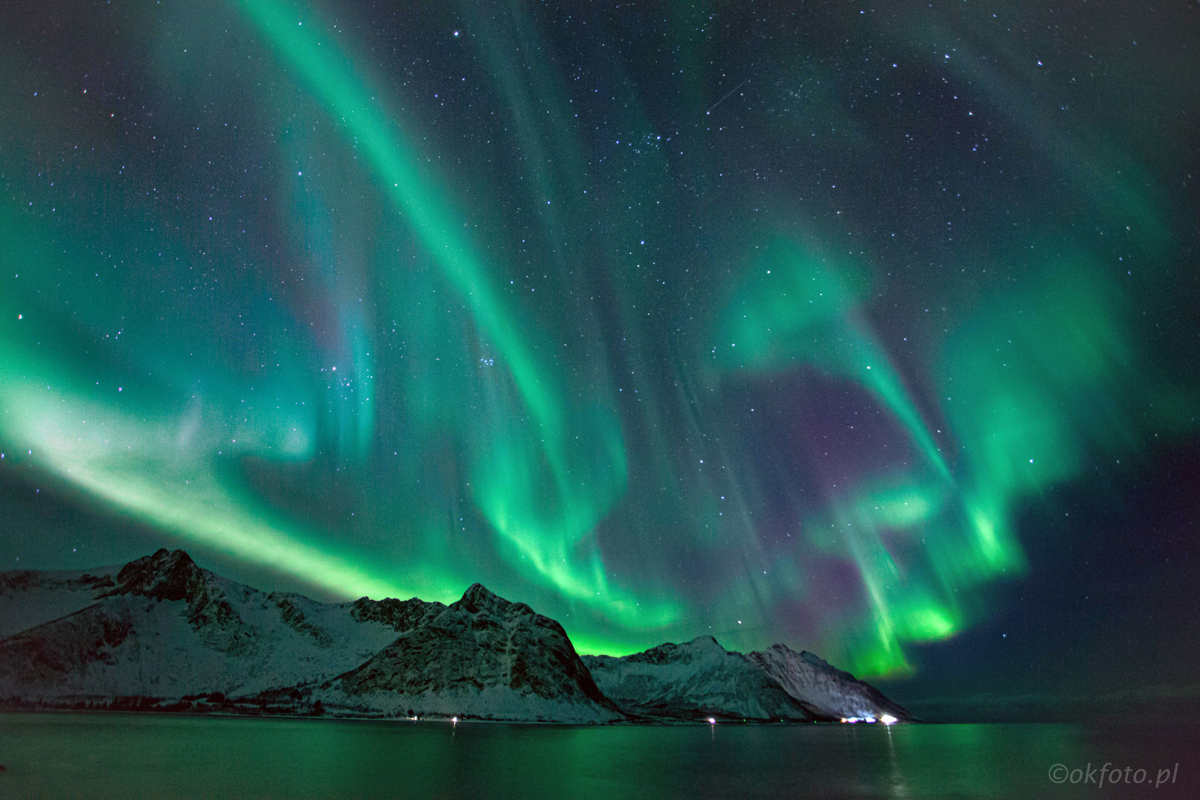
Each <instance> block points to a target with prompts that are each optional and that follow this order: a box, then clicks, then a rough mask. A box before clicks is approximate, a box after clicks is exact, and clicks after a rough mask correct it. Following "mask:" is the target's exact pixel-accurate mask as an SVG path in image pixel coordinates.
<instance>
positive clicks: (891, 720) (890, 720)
mask: <svg viewBox="0 0 1200 800" xmlns="http://www.w3.org/2000/svg"><path fill="white" fill-rule="evenodd" d="M899 721H900V720H898V719H896V718H895V717H893V716H892V715H891V714H884V715H883V716H881V717H880V718H879V719H875V718H874V717H842V722H844V723H846V724H847V725H853V724H854V723H856V722H868V723H871V722H882V723H883V724H884V725H895V724H896V723H897V722H899Z"/></svg>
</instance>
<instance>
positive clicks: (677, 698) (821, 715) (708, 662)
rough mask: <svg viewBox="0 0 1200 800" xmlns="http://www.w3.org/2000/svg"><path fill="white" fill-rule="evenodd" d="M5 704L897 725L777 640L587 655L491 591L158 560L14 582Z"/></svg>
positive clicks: (831, 671)
mask: <svg viewBox="0 0 1200 800" xmlns="http://www.w3.org/2000/svg"><path fill="white" fill-rule="evenodd" d="M0 707H7V708H84V709H89V708H90V709H146V710H168V711H189V712H222V713H249V714H264V713H270V714H332V715H339V716H361V717H400V716H403V717H409V718H422V717H424V718H463V719H466V718H476V719H490V720H508V721H531V722H566V723H611V722H686V721H713V722H715V721H718V720H722V721H723V720H738V721H742V720H747V721H762V722H766V721H774V722H779V721H785V722H810V721H832V720H854V721H857V720H870V721H874V720H877V719H878V720H885V721H891V720H893V719H894V720H897V721H907V720H910V719H911V718H912V717H911V715H910V714H908V712H907V711H905V710H904V709H903V708H901V707H899V706H897V705H896V704H895V703H892V702H891V701H890V700H888V699H887V698H886V697H884V696H883V694H881V693H880V692H879V691H878V690H877V689H875V688H874V687H872V686H870V685H869V684H867V683H864V682H862V681H859V680H856V679H855V678H854V677H853V676H852V675H850V674H849V673H847V672H842V671H840V670H838V669H835V668H834V667H832V666H830V665H829V664H827V663H826V662H824V661H822V660H821V659H820V658H818V657H816V656H814V655H812V654H811V653H807V652H801V653H797V652H795V651H793V650H791V649H789V648H788V647H786V646H785V645H782V644H777V645H775V646H773V647H771V648H769V649H768V650H766V651H763V652H754V653H749V654H747V655H743V654H741V653H736V652H732V651H729V650H725V649H724V648H723V647H721V645H720V644H718V643H717V641H716V640H715V639H713V638H711V637H702V638H699V639H694V640H692V641H690V642H687V643H684V644H663V645H660V646H658V647H654V648H651V649H650V650H646V651H645V652H642V653H636V654H634V655H630V656H625V657H623V658H614V657H611V656H582V657H581V656H580V655H579V654H578V653H576V651H575V648H574V646H573V645H572V644H571V640H570V637H568V635H567V633H566V631H565V630H563V627H562V626H561V625H560V624H559V623H558V622H556V621H554V620H553V619H550V618H549V617H545V616H542V615H541V614H538V613H536V612H535V611H534V610H533V609H531V608H530V607H529V606H527V605H525V604H524V603H513V602H509V601H508V600H505V599H504V598H502V597H499V596H497V595H495V594H493V593H492V592H490V591H488V590H487V589H486V588H484V587H483V586H482V585H480V584H475V585H473V586H471V587H470V588H469V589H467V591H466V593H464V594H463V596H462V598H461V599H459V600H458V601H456V602H454V603H451V604H450V605H444V604H442V603H437V602H425V601H422V600H419V599H416V598H413V599H411V600H395V599H386V600H378V601H377V600H371V599H368V598H366V597H364V598H361V599H359V600H356V601H353V602H345V603H320V602H317V601H315V600H311V599H309V598H307V597H304V596H303V595H300V594H295V593H286V592H271V593H266V592H262V591H259V590H257V589H254V588H252V587H250V586H246V585H244V584H240V583H237V582H235V581H231V580H228V579H226V578H223V577H221V576H219V575H216V574H215V573H212V572H210V571H208V570H205V569H202V568H201V567H199V566H197V565H196V564H195V562H193V561H192V559H191V558H190V557H189V556H188V555H187V553H185V552H183V551H182V550H175V551H173V552H170V551H167V550H165V549H164V550H159V551H158V552H156V553H154V554H153V555H150V556H146V557H144V558H139V559H137V560H135V561H131V562H130V563H128V564H125V565H124V566H120V567H107V568H100V569H93V570H88V571H86V572H40V571H31V570H22V571H13V572H4V573H0Z"/></svg>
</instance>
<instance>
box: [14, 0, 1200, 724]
mask: <svg viewBox="0 0 1200 800" xmlns="http://www.w3.org/2000/svg"><path fill="white" fill-rule="evenodd" d="M1198 76H1200V5H1197V4H1196V3H1194V2H1191V3H1184V2H1179V3H1174V4H1157V5H1155V4H1148V3H1146V4H1143V3H1125V2H1117V1H1116V0H1113V1H1112V2H1101V3H1094V2H1093V3H1077V2H1071V3H1065V4H1056V3H1042V2H1028V3H1019V2H1014V3H1006V4H1003V5H1001V4H976V3H964V2H948V1H947V2H937V3H933V4H932V5H928V6H927V5H925V4H920V6H919V7H918V4H913V3H893V4H868V3H858V2H824V3H813V2H786V3H785V2H769V3H760V2H722V3H716V2H711V3H704V2H697V3H669V4H668V3H658V4H608V3H594V4H584V3H575V2H562V3H549V4H540V3H532V2H529V3H522V2H511V3H484V2H471V3H455V2H445V3H415V2H414V3H398V2H397V3H390V4H389V3H382V2H374V3H331V2H318V3H308V2H303V3H292V2H284V1H283V0H228V1H227V2H221V1H218V0H212V1H211V2H209V1H208V0H206V1H205V2H193V1H191V0H163V1H162V2H150V0H144V1H143V2H112V3H102V2H58V1H57V0H8V1H7V2H5V3H4V4H3V5H2V7H0V114H2V117H0V118H2V119H3V124H2V125H0V189H2V191H0V450H3V458H2V459H0V569H17V568H59V569H65V568H74V569H77V568H83V567H88V566H95V565H100V564H113V563H121V562H124V561H127V560H129V559H132V558H135V557H139V556H141V555H145V554H146V553H148V552H151V551H152V550H153V549H156V548H157V547H160V546H166V547H182V548H184V549H186V550H188V552H190V553H191V554H192V556H193V557H194V558H195V559H197V560H198V561H199V562H200V563H201V564H202V565H203V566H206V567H209V568H211V569H214V570H216V571H217V572H220V573H221V574H224V575H227V576H229V577H232V578H234V579H238V580H243V581H246V582H249V583H252V584H254V585H256V586H259V587H262V588H266V589H276V588H281V589H291V590H298V591H303V592H306V593H308V594H310V595H313V596H316V597H320V598H322V599H347V598H356V597H359V596H362V595H370V596H372V597H384V596H396V597H410V596H413V595H416V596H419V597H422V598H424V599H427V600H440V601H443V602H449V601H452V600H454V599H457V597H459V596H460V595H461V593H462V592H463V590H464V589H465V588H466V587H467V586H468V585H470V584H471V583H473V582H476V581H481V582H483V583H484V584H485V585H487V586H488V587H489V588H491V589H492V590H493V591H496V592H498V593H499V594H501V595H503V596H506V597H509V598H510V599H514V600H522V601H525V602H528V603H529V604H531V605H533V606H534V607H535V608H536V609H538V610H539V611H541V612H542V613H545V614H548V615H550V616H552V617H555V618H556V619H559V620H560V621H562V622H563V624H564V626H565V627H566V629H567V631H568V632H569V633H570V634H571V636H572V639H573V641H574V642H575V643H576V646H577V648H578V649H579V650H581V651H583V652H607V653H612V654H625V653H629V652H633V651H635V650H639V649H642V648H644V647H647V646H651V645H654V644H658V643H660V642H663V641H680V640H685V639H690V638H692V637H694V636H698V635H701V634H714V635H716V636H717V637H718V639H719V640H720V641H721V642H722V643H723V644H725V645H726V646H727V647H730V648H734V649H740V650H749V649H753V648H757V647H762V646H764V645H768V644H770V643H772V642H776V641H782V642H785V643H787V644H788V645H790V646H792V647H794V648H796V649H801V648H804V649H809V650H813V651H815V652H817V653H819V654H821V655H822V656H823V657H825V658H827V659H829V660H830V661H832V662H834V663H835V664H838V665H839V666H842V667H844V668H847V669H850V670H852V671H854V672H855V673H856V674H857V675H859V676H860V677H865V678H868V679H872V680H874V681H876V682H877V683H878V684H879V685H880V686H882V687H883V688H884V689H885V691H888V692H890V693H891V694H892V695H894V696H895V697H896V699H897V700H900V701H901V702H909V703H910V704H912V705H913V706H914V708H916V709H917V710H918V711H921V710H924V711H926V712H927V713H936V714H941V715H942V716H943V717H945V718H950V717H954V716H955V715H956V714H958V715H964V714H975V715H984V716H986V715H988V714H993V715H997V716H1004V715H1005V714H1006V713H1007V714H1008V715H1010V716H1011V715H1012V714H1013V713H1015V712H1013V711H1012V709H1014V708H1018V707H1019V708H1022V709H1033V711H1031V712H1029V713H1031V714H1038V713H1051V712H1055V711H1061V710H1062V709H1063V708H1064V707H1067V706H1072V704H1078V703H1085V704H1086V703H1091V704H1092V705H1093V706H1094V705H1096V704H1107V703H1111V702H1116V703H1120V702H1123V701H1125V702H1130V703H1135V702H1143V701H1145V702H1151V701H1153V702H1154V703H1157V704H1158V705H1159V706H1164V707H1172V706H1174V705H1178V704H1179V703H1186V702H1194V701H1196V700H1197V699H1200V678H1198V677H1197V673H1196V671H1195V664H1196V663H1197V662H1198V661H1200V643H1198V642H1197V638H1198V637H1197V636H1196V635H1195V631H1196V630H1200V601H1198V600H1197V596H1198V595H1200V581H1198V580H1197V578H1196V571H1197V570H1198V569H1200V544H1198V541H1197V537H1198V535H1200V525H1197V519H1198V518H1200V325H1198V324H1197V317H1198V316H1200V315H1198V314H1197V311H1196V309H1197V308H1198V307H1200V263H1198V258H1197V254H1198V252H1200V241H1198V240H1200V235H1198V232H1197V220H1198V218H1200V213H1198V212H1200V195H1198V193H1197V184H1196V180H1195V176H1196V175H1197V174H1198V172H1200V148H1198V147H1197V142H1200V113H1198V112H1200V80H1198ZM1005 709H1007V711H1005Z"/></svg>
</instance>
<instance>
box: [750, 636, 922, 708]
mask: <svg viewBox="0 0 1200 800" xmlns="http://www.w3.org/2000/svg"><path fill="white" fill-rule="evenodd" d="M746 658H747V659H749V660H750V661H751V662H752V663H754V664H756V665H757V666H758V667H760V668H761V669H762V670H763V672H765V673H766V674H767V675H769V676H770V677H771V678H772V679H773V680H775V681H776V682H777V683H778V684H779V685H780V686H782V687H783V688H784V690H785V691H786V692H787V693H788V694H790V695H791V696H792V697H794V698H796V699H797V700H800V701H801V702H803V703H804V704H805V705H807V706H808V707H809V708H812V709H814V710H815V711H816V712H817V713H818V714H819V715H820V716H822V717H828V718H831V719H876V720H877V719H882V718H884V717H885V716H890V717H893V718H895V719H896V720H910V719H912V715H911V714H909V713H908V711H907V710H905V709H904V708H902V707H900V706H898V705H896V704H895V703H893V702H892V701H891V700H888V699H887V698H886V697H884V696H883V693H882V692H880V691H879V690H878V689H876V688H875V687H874V686H871V685H870V684H868V683H866V682H864V681H860V680H858V679H856V678H855V677H854V676H853V675H851V674H850V673H849V672H843V671H842V670H840V669H837V668H836V667H833V666H830V665H829V664H828V663H826V662H825V661H823V660H822V659H820V658H818V657H817V656H815V655H813V654H812V653H810V652H808V651H803V652H800V653H797V652H796V651H795V650H792V649H791V648H789V647H788V646H787V645H783V644H776V645H772V646H771V647H770V648H768V649H767V650H765V651H762V652H754V653H750V654H749V655H748V656H746Z"/></svg>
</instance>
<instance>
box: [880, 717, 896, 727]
mask: <svg viewBox="0 0 1200 800" xmlns="http://www.w3.org/2000/svg"><path fill="white" fill-rule="evenodd" d="M879 721H880V722H882V723H883V724H884V725H894V724H896V723H897V722H899V720H897V719H896V718H895V717H893V716H892V715H891V714H884V715H883V716H882V717H880V718H879Z"/></svg>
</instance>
